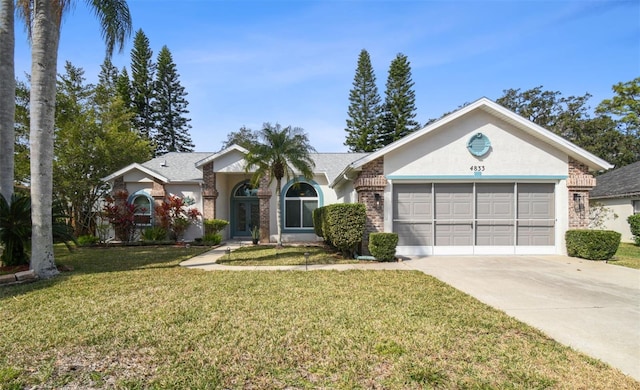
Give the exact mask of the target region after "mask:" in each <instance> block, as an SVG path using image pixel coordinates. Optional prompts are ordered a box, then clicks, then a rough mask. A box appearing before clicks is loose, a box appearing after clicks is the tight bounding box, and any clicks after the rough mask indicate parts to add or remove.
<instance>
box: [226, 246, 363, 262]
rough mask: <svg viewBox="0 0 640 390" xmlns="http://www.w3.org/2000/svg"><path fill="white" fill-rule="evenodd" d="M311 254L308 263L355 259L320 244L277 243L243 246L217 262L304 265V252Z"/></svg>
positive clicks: (353, 260)
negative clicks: (291, 244)
mask: <svg viewBox="0 0 640 390" xmlns="http://www.w3.org/2000/svg"><path fill="white" fill-rule="evenodd" d="M305 253H308V254H309V259H308V264H350V263H357V262H358V260H355V259H344V258H343V257H342V256H341V255H340V254H339V253H332V252H329V251H327V250H325V249H324V248H322V247H319V246H313V245H310V246H285V247H283V248H276V247H275V245H255V246H243V247H241V248H238V249H236V250H234V251H233V252H232V253H231V255H230V256H226V255H225V256H222V257H221V258H220V259H218V260H217V261H216V262H217V263H219V264H225V265H242V266H259V265H304V264H305V257H304V254H305Z"/></svg>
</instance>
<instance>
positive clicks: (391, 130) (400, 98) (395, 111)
mask: <svg viewBox="0 0 640 390" xmlns="http://www.w3.org/2000/svg"><path fill="white" fill-rule="evenodd" d="M413 84H414V83H413V81H412V80H411V65H410V63H409V60H408V59H407V56H405V55H404V54H402V53H399V54H398V55H397V56H396V58H395V59H394V60H393V61H391V66H390V67H389V77H388V78H387V85H386V87H387V89H386V92H385V94H386V97H385V102H384V106H383V111H384V112H383V114H382V125H381V129H380V132H379V133H378V138H377V142H378V147H383V146H386V145H388V144H390V143H392V142H394V141H397V140H399V139H400V138H403V137H404V136H406V135H408V134H410V133H412V132H414V131H416V130H418V128H419V127H420V124H419V123H418V122H417V121H416V120H415V117H416V104H415V102H416V94H415V92H414V91H413Z"/></svg>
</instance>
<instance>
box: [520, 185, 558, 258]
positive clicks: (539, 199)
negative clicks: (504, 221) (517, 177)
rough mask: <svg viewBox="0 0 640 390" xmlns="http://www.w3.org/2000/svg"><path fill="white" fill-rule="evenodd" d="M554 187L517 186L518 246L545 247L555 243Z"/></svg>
mask: <svg viewBox="0 0 640 390" xmlns="http://www.w3.org/2000/svg"><path fill="white" fill-rule="evenodd" d="M554 189H555V186H554V185H553V184H549V183H544V184H518V231H517V239H516V244H517V245H519V246H546V245H554V242H555V195H554Z"/></svg>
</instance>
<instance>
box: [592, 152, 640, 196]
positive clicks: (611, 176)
mask: <svg viewBox="0 0 640 390" xmlns="http://www.w3.org/2000/svg"><path fill="white" fill-rule="evenodd" d="M590 195H591V198H592V199H598V198H623V197H626V196H637V195H640V161H638V162H635V163H633V164H629V165H625V166H624V167H622V168H618V169H614V170H613V171H610V172H607V173H605V174H604V175H600V176H598V177H596V186H595V187H594V189H593V190H591V193H590Z"/></svg>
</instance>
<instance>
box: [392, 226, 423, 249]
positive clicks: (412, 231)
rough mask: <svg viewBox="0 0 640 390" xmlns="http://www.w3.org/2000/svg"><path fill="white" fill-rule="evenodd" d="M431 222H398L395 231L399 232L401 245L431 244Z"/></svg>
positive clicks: (399, 243)
mask: <svg viewBox="0 0 640 390" xmlns="http://www.w3.org/2000/svg"><path fill="white" fill-rule="evenodd" d="M432 226H433V225H432V224H431V223H412V222H396V223H394V229H393V231H394V232H396V233H398V245H399V246H427V245H428V246H431V245H433V243H432V242H431V237H432V236H433V234H432Z"/></svg>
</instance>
